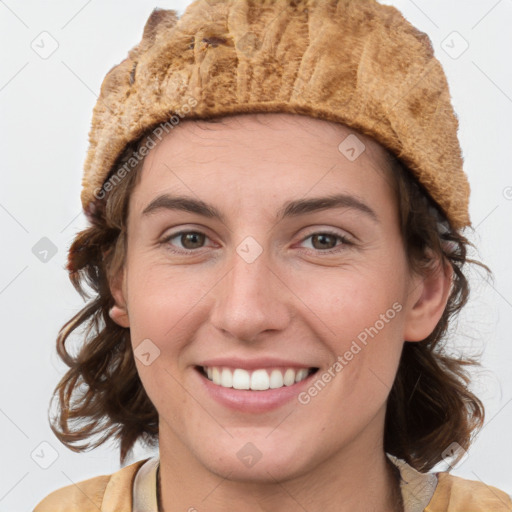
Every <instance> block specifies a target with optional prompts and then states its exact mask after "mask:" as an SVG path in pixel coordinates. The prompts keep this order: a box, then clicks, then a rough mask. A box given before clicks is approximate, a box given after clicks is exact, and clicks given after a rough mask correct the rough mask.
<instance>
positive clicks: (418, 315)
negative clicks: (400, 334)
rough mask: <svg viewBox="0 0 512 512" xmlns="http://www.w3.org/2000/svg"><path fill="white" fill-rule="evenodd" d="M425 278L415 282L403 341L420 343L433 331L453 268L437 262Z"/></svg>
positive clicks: (439, 315) (444, 300)
mask: <svg viewBox="0 0 512 512" xmlns="http://www.w3.org/2000/svg"><path fill="white" fill-rule="evenodd" d="M437 263H438V264H436V265H435V267H434V268H432V270H431V271H430V272H429V273H428V274H427V275H425V276H421V277H418V279H417V280H415V283H414V285H413V289H412V291H411V292H410V298H411V304H410V306H409V308H408V310H407V312H406V314H407V317H406V322H405V326H404V340H405V341H422V340H424V339H425V338H427V337H428V336H429V335H430V334H431V333H432V331H433V330H434V329H435V327H436V325H437V323H438V322H439V320H440V319H441V317H442V316H443V313H444V310H445V308H446V304H447V302H448V298H449V296H450V291H451V287H452V278H453V268H452V266H451V265H450V264H449V263H448V262H446V263H445V264H442V263H441V262H439V261H438V262H437Z"/></svg>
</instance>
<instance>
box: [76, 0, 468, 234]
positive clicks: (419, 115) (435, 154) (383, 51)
mask: <svg viewBox="0 0 512 512" xmlns="http://www.w3.org/2000/svg"><path fill="white" fill-rule="evenodd" d="M252 112H287V113H295V114H303V115H307V116H311V117H316V118H320V119H325V120H329V121H335V122H339V123H343V124H345V125H347V126H349V127H352V128H354V129H355V130H358V131H359V132H361V133H364V134H366V135H369V136H371V137H373V138H374V139H375V140H376V141H377V142H379V143H380V144H382V145H383V146H384V147H385V148H387V149H388V150H390V151H391V152H392V153H393V154H394V155H395V156H396V157H398V158H399V159H400V160H401V161H402V162H403V163H404V164H405V165H406V166H408V168H409V169H410V170H411V171H412V172H413V174H414V175H415V176H416V178H417V179H418V180H419V182H420V183H421V184H422V185H423V187H424V188H425V189H426V191H427V192H428V194H429V195H430V196H431V197H432V199H434V201H435V202H436V203H437V204H438V205H439V206H440V208H441V210H442V211H443V212H444V214H445V215H446V217H447V219H448V220H449V222H450V224H451V225H452V227H453V228H455V229H459V228H462V227H465V226H469V225H470V220H469V213H468V200H469V184H468V182H467V179H466V175H465V174H464V172H463V169H462V163H463V162H462V156H461V149H460V145H459V141H458V138H457V130H458V121H457V118H456V115H455V113H454V111H453V108H452V105H451V102H450V93H449V89H448V84H447V81H446V77H445V74H444V72H443V69H442V67H441V65H440V63H439V61H438V60H437V59H436V58H435V57H434V55H433V49H432V44H431V42H430V39H429V38H428V36H427V35H426V34H424V33H423V32H420V31H418V30H417V29H415V28H414V27H413V26H412V25H411V24H410V23H409V22H407V21H406V20H405V18H404V17H403V16H402V15H401V13H400V12H399V11H398V10H397V9H395V8H394V7H391V6H385V5H381V4H379V3H378V2H376V1H375V0H218V1H216V0H197V1H195V2H194V3H192V4H191V5H189V6H188V7H187V9H186V11H185V12H184V14H183V15H182V17H181V18H179V19H178V17H177V14H176V12H175V11H172V10H162V9H158V8H157V9H155V10H154V11H153V12H152V13H151V15H150V16H149V18H148V20H147V22H146V25H145V28H144V34H143V37H142V41H141V42H140V43H139V44H138V45H137V46H135V47H134V48H133V49H132V50H130V52H129V54H128V57H127V58H126V59H125V60H123V61H122V62H121V63H120V64H119V65H117V66H115V67H113V68H112V69H111V70H110V71H109V72H108V73H107V75H106V77H105V79H104V81H103V84H102V86H101V93H100V96H99V99H98V102H97V103H96V106H95V108H94V113H93V120H92V127H91V131H90V133H89V143H90V146H89V150H88V154H87V158H86V161H85V166H84V176H83V182H82V184H83V190H82V194H81V199H82V205H83V207H84V210H85V211H86V213H89V212H90V211H91V210H92V209H93V207H92V204H91V203H92V202H93V201H94V200H95V199H98V198H101V197H102V196H104V195H105V192H104V190H103V189H102V187H103V186H104V183H105V180H106V179H107V177H108V176H109V173H110V172H114V170H115V169H114V168H113V166H114V164H115V163H116V160H117V159H118V157H119V156H120V154H121V153H122V152H123V149H124V148H125V147H126V145H127V144H128V143H130V142H133V141H135V140H137V139H139V138H140V137H141V136H142V135H143V134H145V133H147V131H148V130H150V129H152V128H154V127H156V126H157V125H158V124H160V123H167V125H168V126H171V128H172V125H170V124H169V120H170V119H171V117H172V116H173V115H174V118H175V119H178V121H179V118H178V116H177V115H176V113H179V116H180V117H184V118H186V119H201V118H211V117H218V116H222V115H228V114H243V113H252ZM173 124H174V123H173ZM166 131H168V130H166ZM340 142H341V141H340ZM125 173H126V170H125V172H124V174H125Z"/></svg>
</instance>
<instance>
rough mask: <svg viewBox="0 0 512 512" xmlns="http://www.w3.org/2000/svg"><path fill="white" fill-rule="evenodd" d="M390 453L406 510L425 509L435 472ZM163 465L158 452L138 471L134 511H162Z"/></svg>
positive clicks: (416, 511) (418, 511)
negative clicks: (158, 495)
mask: <svg viewBox="0 0 512 512" xmlns="http://www.w3.org/2000/svg"><path fill="white" fill-rule="evenodd" d="M386 455H387V456H388V459H389V460H390V461H391V462H392V463H393V464H394V465H395V466H396V467H397V468H398V470H399V471H400V477H401V481H400V490H401V492H402V498H403V501H404V512H423V511H424V509H425V508H426V507H427V505H428V504H429V503H430V501H431V499H432V496H433V495H434V492H435V490H436V486H437V476H436V475H435V474H434V473H420V472H419V471H416V470H415V469H414V468H413V467H412V466H410V465H409V464H407V463H406V462H405V461H403V460H401V459H397V458H396V457H394V456H393V455H390V454H386ZM159 464H160V457H159V456H158V455H156V456H154V457H152V458H150V459H148V460H147V461H146V462H145V463H144V464H142V466H141V467H140V469H139V470H138V471H137V474H136V475H135V480H134V482H133V512H158V506H157V499H156V490H157V481H156V475H157V469H158V466H159Z"/></svg>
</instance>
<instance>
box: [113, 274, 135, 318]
mask: <svg viewBox="0 0 512 512" xmlns="http://www.w3.org/2000/svg"><path fill="white" fill-rule="evenodd" d="M124 290H125V286H124V271H123V270H121V271H120V272H119V274H118V275H117V276H116V277H115V278H114V279H113V280H112V281H111V283H110V292H111V294H112V297H113V299H114V302H115V304H114V305H113V306H112V307H111V308H110V310H109V312H108V314H109V316H110V318H112V320H113V321H114V322H115V323H116V324H118V325H120V326H121V327H130V317H129V316H128V308H127V305H126V300H125V291H124Z"/></svg>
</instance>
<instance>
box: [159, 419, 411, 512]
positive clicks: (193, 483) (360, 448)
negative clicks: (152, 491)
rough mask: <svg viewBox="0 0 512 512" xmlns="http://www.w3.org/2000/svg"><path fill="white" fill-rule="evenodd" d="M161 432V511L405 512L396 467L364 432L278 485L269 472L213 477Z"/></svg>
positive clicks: (209, 471) (176, 443)
mask: <svg viewBox="0 0 512 512" xmlns="http://www.w3.org/2000/svg"><path fill="white" fill-rule="evenodd" d="M162 428H163V425H161V430H160V507H161V509H160V512H173V511H175V510H190V511H200V510H206V509H207V510H208V511H209V512H222V511H225V510H226V507H227V505H229V509H231V510H237V509H239V510H244V511H246V512H264V511H265V512H266V511H269V510H272V511H273V512H287V511H289V510H301V509H303V510H322V511H324V512H349V511H353V510H372V511H375V512H402V510H403V505H402V503H401V494H400V488H399V480H398V478H397V470H396V468H395V467H394V466H393V465H392V464H391V463H390V462H389V461H388V459H387V457H386V455H385V453H384V450H383V448H382V445H380V446H379V445H376V444H373V445H372V444H371V443H368V439H366V436H365V435H364V433H362V435H360V436H359V437H358V439H356V440H355V441H354V442H353V443H351V445H350V446H348V447H344V448H343V449H341V450H339V451H338V452H337V453H335V454H334V455H333V456H331V457H329V458H328V459H327V460H323V461H322V462H321V463H320V464H316V465H314V464H313V465H312V467H311V468H310V469H309V471H304V472H303V473H302V474H299V475H296V476H294V477H291V478H286V479H282V480H277V479H275V478H274V477H272V475H271V473H272V472H271V471H266V472H265V473H266V474H265V476H259V478H258V479H255V480H251V481H248V480H240V479H237V477H236V475H235V474H234V470H233V471H232V472H229V473H228V474H220V473H215V472H214V471H211V470H209V469H208V468H207V467H205V465H203V464H202V463H201V462H200V461H199V460H198V459H197V458H196V457H195V456H194V454H192V453H191V452H190V451H189V450H187V448H186V447H185V446H184V445H183V444H181V443H180V442H179V440H178V439H177V438H176V437H175V436H173V434H172V432H171V431H169V430H165V429H163V430H162Z"/></svg>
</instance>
